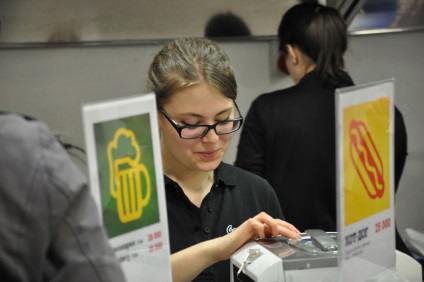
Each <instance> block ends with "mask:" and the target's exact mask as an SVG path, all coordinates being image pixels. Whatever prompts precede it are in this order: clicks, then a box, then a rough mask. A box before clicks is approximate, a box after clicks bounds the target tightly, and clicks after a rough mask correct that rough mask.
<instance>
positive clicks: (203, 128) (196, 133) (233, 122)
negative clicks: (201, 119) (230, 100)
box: [160, 102, 243, 139]
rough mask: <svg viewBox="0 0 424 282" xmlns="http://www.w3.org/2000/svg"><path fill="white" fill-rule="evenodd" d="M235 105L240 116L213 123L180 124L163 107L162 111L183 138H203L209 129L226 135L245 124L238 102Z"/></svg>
mask: <svg viewBox="0 0 424 282" xmlns="http://www.w3.org/2000/svg"><path fill="white" fill-rule="evenodd" d="M234 105H235V107H236V109H237V112H238V115H239V117H238V118H235V119H229V120H223V121H218V122H217V123H214V124H212V125H207V124H193V125H191V124H187V125H183V126H181V125H178V123H176V122H175V121H174V120H173V119H172V118H171V117H170V116H169V115H168V114H167V113H166V112H165V111H164V110H163V109H160V112H161V113H162V114H163V115H164V116H165V118H166V119H167V120H168V121H169V122H170V123H171V125H172V126H173V127H174V128H175V130H176V131H177V132H178V135H179V136H180V137H181V138H183V139H197V138H202V137H203V136H205V135H206V134H208V132H209V130H211V129H213V130H214V131H215V133H216V134H217V135H224V134H229V133H232V132H235V131H237V130H239V129H240V128H241V126H242V124H243V116H242V115H241V113H240V110H239V108H238V106H237V104H236V103H235V102H234Z"/></svg>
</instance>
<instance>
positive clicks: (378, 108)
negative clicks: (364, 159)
mask: <svg viewBox="0 0 424 282" xmlns="http://www.w3.org/2000/svg"><path fill="white" fill-rule="evenodd" d="M353 120H356V121H362V122H364V124H365V125H366V127H367V129H368V132H369V133H370V136H371V138H372V140H373V142H374V145H375V148H376V151H377V152H374V153H377V154H378V155H379V156H380V158H381V162H382V173H383V179H384V193H383V194H382V196H381V198H380V197H376V198H371V197H370V196H369V194H368V192H367V189H366V188H365V185H364V183H363V182H362V180H361V177H360V175H359V173H358V171H357V169H356V168H355V163H354V162H356V165H358V164H359V165H360V162H361V161H360V160H359V159H356V160H355V159H352V157H351V152H350V150H351V148H350V146H351V144H350V142H351V138H350V124H351V122H352V121H353ZM390 133H391V132H390V100H389V98H387V97H386V98H381V99H378V100H374V101H370V102H366V103H363V104H358V105H355V106H351V107H346V108H345V109H344V112H343V140H344V141H343V143H344V144H343V146H344V147H343V157H344V183H343V184H344V208H345V214H344V215H345V220H344V221H345V226H347V225H350V224H352V223H355V222H357V221H359V220H362V219H364V218H367V217H369V216H371V215H374V214H376V213H379V212H381V211H384V210H386V209H388V208H390V189H391V183H390ZM370 149H371V150H374V148H370ZM362 177H368V176H367V175H363V176H362Z"/></svg>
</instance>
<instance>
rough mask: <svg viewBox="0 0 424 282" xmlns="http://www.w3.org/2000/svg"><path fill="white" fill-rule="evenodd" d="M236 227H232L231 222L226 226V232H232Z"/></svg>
mask: <svg viewBox="0 0 424 282" xmlns="http://www.w3.org/2000/svg"><path fill="white" fill-rule="evenodd" d="M236 229H237V227H233V226H232V225H231V224H230V225H228V226H227V234H229V233H231V232H233V231H234V230H236Z"/></svg>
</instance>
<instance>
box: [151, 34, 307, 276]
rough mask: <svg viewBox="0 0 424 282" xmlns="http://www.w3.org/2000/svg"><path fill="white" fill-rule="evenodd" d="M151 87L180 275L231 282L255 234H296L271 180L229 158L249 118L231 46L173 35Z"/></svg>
mask: <svg viewBox="0 0 424 282" xmlns="http://www.w3.org/2000/svg"><path fill="white" fill-rule="evenodd" d="M148 87H149V90H150V91H152V92H154V93H155V94H156V99H157V106H158V111H159V129H160V138H161V148H162V158H163V170H164V174H165V189H166V200H167V210H168V222H169V233H170V244H171V253H173V255H172V259H171V260H172V268H173V278H174V280H175V281H180V280H182V281H184V280H185V281H188V280H193V279H194V281H229V280H230V264H229V262H228V260H227V259H228V258H229V256H230V255H231V254H232V253H233V252H234V251H235V250H237V249H238V248H239V247H240V246H241V245H242V244H243V243H245V242H246V241H247V240H249V239H251V238H252V237H253V236H261V237H263V236H265V235H274V236H276V235H277V234H282V235H285V236H287V237H291V238H296V237H297V236H298V233H299V231H298V230H297V229H296V228H295V227H294V226H293V225H291V224H289V223H287V222H285V221H283V220H282V219H283V214H282V212H281V208H280V205H279V203H278V200H277V198H276V196H275V193H274V191H273V189H272V188H271V186H270V185H269V184H268V183H267V182H266V181H265V180H264V179H262V178H260V177H258V176H256V175H254V174H252V173H249V172H246V171H244V170H242V169H239V168H236V167H234V166H231V165H228V164H225V163H223V162H222V158H223V156H224V153H225V151H226V150H227V148H228V145H229V143H230V141H231V139H232V137H233V136H234V134H235V132H236V131H237V130H239V129H240V127H241V125H242V123H243V117H242V116H241V114H240V112H239V110H238V108H237V104H236V102H235V100H236V97H237V83H236V81H235V77H234V72H233V69H232V67H231V65H230V61H229V58H228V56H227V55H226V54H225V52H224V51H223V50H222V49H221V48H220V47H219V46H218V45H217V44H215V43H213V42H212V41H210V40H207V39H201V38H186V39H177V40H174V41H171V42H169V43H168V44H166V45H165V46H164V47H163V49H162V50H161V51H160V52H159V53H158V54H157V55H156V56H155V58H154V60H153V62H152V64H151V66H150V69H149V80H148ZM196 276H197V277H196Z"/></svg>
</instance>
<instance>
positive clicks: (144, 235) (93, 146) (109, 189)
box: [82, 93, 172, 282]
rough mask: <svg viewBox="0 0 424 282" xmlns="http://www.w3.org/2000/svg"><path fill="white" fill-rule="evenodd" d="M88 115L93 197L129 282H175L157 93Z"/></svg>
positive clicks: (104, 105) (108, 104)
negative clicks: (171, 257)
mask: <svg viewBox="0 0 424 282" xmlns="http://www.w3.org/2000/svg"><path fill="white" fill-rule="evenodd" d="M82 112H83V119H84V134H85V141H86V151H87V161H88V171H89V178H90V185H91V190H92V194H93V196H94V198H95V200H96V201H97V204H98V206H99V211H100V217H101V220H102V223H103V226H104V227H105V229H106V232H107V234H108V236H109V242H110V244H111V245H112V248H113V250H114V252H115V255H116V256H117V258H118V259H119V261H120V263H121V266H122V268H123V271H124V274H125V276H126V279H127V281H129V282H130V281H172V278H171V277H172V275H171V264H170V246H169V237H168V222H167V213H166V201H165V190H164V182H163V171H162V159H161V151H160V141H159V129H158V123H157V110H156V100H155V95H154V94H152V93H149V94H144V95H137V96H133V97H127V98H122V99H116V100H108V101H102V102H97V103H91V104H85V105H83V106H82Z"/></svg>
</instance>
